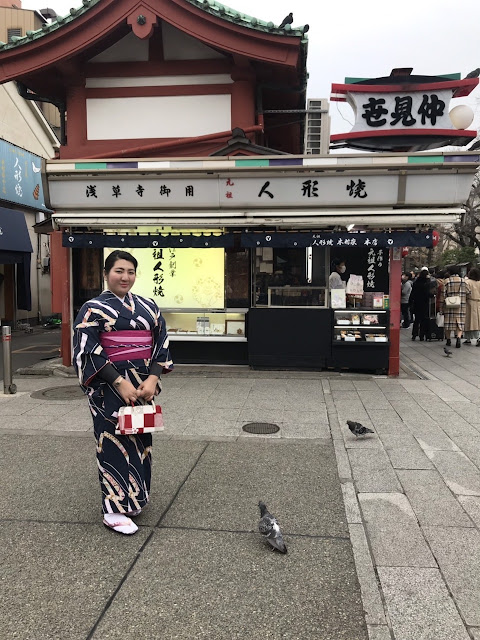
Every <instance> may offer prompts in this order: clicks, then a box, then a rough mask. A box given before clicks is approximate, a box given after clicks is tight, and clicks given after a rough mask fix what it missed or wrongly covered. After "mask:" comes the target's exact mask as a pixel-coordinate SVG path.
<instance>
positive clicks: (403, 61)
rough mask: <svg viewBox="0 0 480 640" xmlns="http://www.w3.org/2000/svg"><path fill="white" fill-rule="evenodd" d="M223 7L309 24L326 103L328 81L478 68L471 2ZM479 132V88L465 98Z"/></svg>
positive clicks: (311, 67)
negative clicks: (405, 70) (397, 71)
mask: <svg viewBox="0 0 480 640" xmlns="http://www.w3.org/2000/svg"><path fill="white" fill-rule="evenodd" d="M225 4H226V5H227V6H230V7H232V8H233V9H236V10H238V11H241V12H243V13H246V14H247V15H250V16H255V17H257V18H261V19H263V20H266V21H269V20H271V21H272V22H273V23H275V24H280V22H281V21H282V19H283V18H284V17H285V16H286V15H287V14H288V13H290V11H292V12H293V17H294V23H293V24H294V26H300V25H303V24H306V23H308V24H309V25H310V31H309V33H308V37H309V46H308V60H307V67H308V72H309V76H310V77H309V82H308V97H309V98H329V96H330V89H331V84H332V82H343V81H344V79H345V77H346V76H350V77H363V78H375V77H379V76H384V75H389V73H390V71H391V69H393V68H395V67H413V69H414V71H413V73H416V74H426V75H436V74H445V73H457V72H458V73H461V74H462V77H463V76H464V75H466V74H467V73H469V72H470V71H472V70H473V69H476V68H477V67H480V47H479V41H478V24H479V21H480V20H479V19H480V2H478V0H461V1H460V2H457V3H455V2H454V1H453V0H435V1H433V0H402V2H398V3H395V2H391V3H385V2H380V1H379V0H333V1H330V2H328V1H327V0H295V2H294V1H293V0H262V1H261V2H259V1H258V0H227V1H226V2H225ZM80 5H81V2H80V0H45V1H44V2H43V1H41V0H23V2H22V8H24V9H42V8H44V7H46V6H49V7H51V8H53V9H55V11H56V12H57V14H59V15H65V14H66V13H68V11H69V9H70V7H72V6H74V7H77V6H80ZM456 104H470V106H471V107H472V108H473V109H474V111H475V112H476V118H475V121H474V123H473V125H472V126H471V127H470V129H474V128H477V129H479V128H480V89H479V88H478V87H477V88H476V89H475V91H474V92H472V94H471V95H470V96H469V97H468V98H462V99H458V100H454V101H452V103H451V104H450V107H451V108H452V107H453V106H455V105H456ZM330 113H331V116H332V133H343V132H346V131H349V130H350V128H351V126H350V124H349V123H348V122H346V121H345V120H344V119H343V118H345V119H346V120H348V121H349V122H350V123H351V124H352V123H353V112H352V110H351V109H350V107H349V106H348V105H346V104H344V103H338V102H332V103H330Z"/></svg>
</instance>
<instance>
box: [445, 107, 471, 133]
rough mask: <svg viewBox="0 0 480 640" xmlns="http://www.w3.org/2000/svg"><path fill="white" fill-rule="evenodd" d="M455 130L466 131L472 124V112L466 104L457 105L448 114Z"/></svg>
mask: <svg viewBox="0 0 480 640" xmlns="http://www.w3.org/2000/svg"><path fill="white" fill-rule="evenodd" d="M448 115H449V116H450V120H451V121H452V124H453V126H454V127H455V129H467V128H468V127H469V126H470V125H471V124H472V122H473V118H474V113H473V110H472V109H471V108H470V107H468V106H467V105H466V104H459V105H458V106H457V107H453V109H452V110H451V111H450V113H449V114H448Z"/></svg>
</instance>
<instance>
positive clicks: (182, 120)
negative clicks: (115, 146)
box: [87, 94, 232, 140]
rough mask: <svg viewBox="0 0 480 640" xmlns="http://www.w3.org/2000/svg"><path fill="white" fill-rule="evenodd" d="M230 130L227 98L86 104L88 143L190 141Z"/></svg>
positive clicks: (158, 98)
mask: <svg viewBox="0 0 480 640" xmlns="http://www.w3.org/2000/svg"><path fill="white" fill-rule="evenodd" d="M231 126H232V120H231V96H230V94H228V95H206V96H148V97H147V96H146V97H137V98H90V99H88V100H87V137H88V140H134V139H137V138H189V137H192V136H202V135H206V134H209V133H216V132H218V131H229V130H230V129H231Z"/></svg>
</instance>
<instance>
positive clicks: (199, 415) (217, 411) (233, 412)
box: [193, 406, 240, 423]
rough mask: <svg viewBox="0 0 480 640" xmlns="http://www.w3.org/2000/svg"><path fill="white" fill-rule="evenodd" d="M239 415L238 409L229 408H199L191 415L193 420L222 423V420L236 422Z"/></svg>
mask: <svg viewBox="0 0 480 640" xmlns="http://www.w3.org/2000/svg"><path fill="white" fill-rule="evenodd" d="M239 415H240V409H238V408H234V407H229V408H228V409H227V408H222V407H213V406H210V407H199V409H198V410H197V411H195V413H194V414H193V420H197V421H200V420H204V421H206V422H214V423H218V422H222V421H223V420H237V419H238V417H239Z"/></svg>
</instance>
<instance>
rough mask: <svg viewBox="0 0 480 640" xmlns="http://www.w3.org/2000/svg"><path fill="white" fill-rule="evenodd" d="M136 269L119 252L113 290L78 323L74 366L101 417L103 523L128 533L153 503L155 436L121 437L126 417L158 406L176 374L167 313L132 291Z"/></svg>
mask: <svg viewBox="0 0 480 640" xmlns="http://www.w3.org/2000/svg"><path fill="white" fill-rule="evenodd" d="M136 270H137V260H136V259H135V258H134V257H133V256H132V255H130V254H129V253H127V252H125V251H113V252H112V253H111V254H110V255H109V256H108V257H107V259H106V260H105V271H104V276H105V280H106V285H107V288H106V290H105V291H104V292H103V293H101V294H100V295H99V296H98V298H93V299H92V300H89V301H88V302H86V303H85V304H84V305H83V307H82V308H81V309H80V311H79V313H78V316H77V318H76V320H75V324H74V352H73V365H74V367H75V370H76V371H77V374H78V378H79V380H80V385H81V387H82V389H83V390H84V392H85V394H86V395H87V396H88V404H89V407H90V411H91V412H92V416H93V428H94V433H95V439H96V441H97V463H98V472H99V479H100V485H101V489H102V494H103V500H102V511H103V523H104V524H105V525H106V526H107V527H110V528H111V529H113V530H114V531H117V532H119V533H125V534H132V533H135V532H136V531H137V530H138V527H137V525H136V524H135V523H134V522H133V521H132V520H131V518H132V517H134V516H138V515H139V514H140V512H141V510H142V509H143V508H144V507H145V506H146V504H147V503H148V501H149V498H150V478H151V455H152V454H151V451H152V434H151V433H146V434H142V435H130V436H126V435H115V426H116V424H117V416H118V411H119V409H120V407H121V406H122V405H125V404H129V403H136V404H141V403H142V402H144V401H146V402H149V401H150V400H152V399H153V397H154V395H155V394H156V393H159V392H160V387H159V378H160V375H161V373H168V372H169V371H171V370H172V368H173V365H172V361H171V359H170V353H169V350H168V337H167V332H166V328H165V320H164V319H163V317H162V315H161V313H160V310H159V309H158V307H157V305H156V304H155V303H154V302H153V300H148V299H146V298H142V297H140V296H137V295H134V294H132V293H131V292H130V289H131V288H132V286H133V284H134V282H135V276H136Z"/></svg>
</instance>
